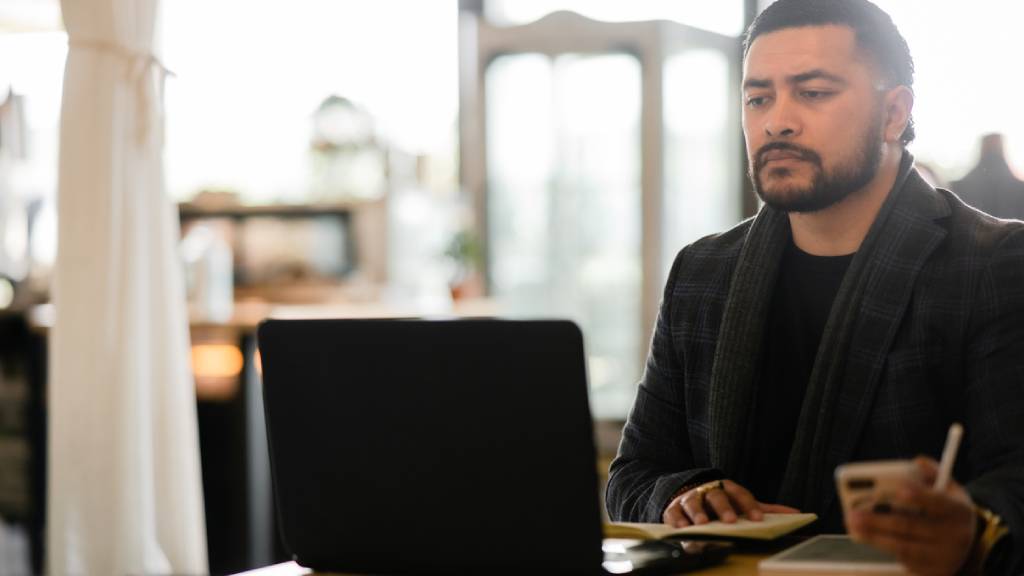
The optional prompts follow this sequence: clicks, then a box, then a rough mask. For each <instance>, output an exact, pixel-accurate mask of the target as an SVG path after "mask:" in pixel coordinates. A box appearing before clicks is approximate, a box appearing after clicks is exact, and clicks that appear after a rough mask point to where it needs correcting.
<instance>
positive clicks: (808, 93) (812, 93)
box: [800, 90, 832, 100]
mask: <svg viewBox="0 0 1024 576" xmlns="http://www.w3.org/2000/svg"><path fill="white" fill-rule="evenodd" d="M800 94H801V95H802V96H803V97H804V98H806V99H808V100H824V99H825V98H828V97H829V96H831V95H832V92H828V91H825V90H804V91H803V92H801V93H800Z"/></svg>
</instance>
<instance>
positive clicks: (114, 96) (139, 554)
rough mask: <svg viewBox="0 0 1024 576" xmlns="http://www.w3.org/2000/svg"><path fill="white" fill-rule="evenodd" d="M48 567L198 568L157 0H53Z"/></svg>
mask: <svg viewBox="0 0 1024 576" xmlns="http://www.w3.org/2000/svg"><path fill="white" fill-rule="evenodd" d="M61 4H62V9H63V15H64V24H65V26H66V28H67V31H68V39H69V40H68V42H69V51H68V60H67V67H66V70H65V77H64V100H63V108H62V113H61V141H60V168H59V169H60V172H59V174H60V176H59V185H58V195H59V199H58V217H59V229H58V230H59V240H58V255H57V265H56V273H55V279H54V286H53V297H54V303H55V304H56V323H55V325H54V327H53V330H52V332H51V335H50V354H51V357H50V358H51V360H50V381H49V391H48V394H49V422H50V430H49V446H50V453H49V488H48V493H49V497H48V502H49V512H48V518H47V535H48V538H47V570H48V572H49V573H50V574H102V575H116V574H166V573H175V574H199V573H204V572H206V571H207V559H206V533H205V521H204V515H203V497H202V483H201V478H200V470H199V445H198V435H197V428H196V404H195V389H194V386H193V382H192V376H191V370H190V368H189V335H188V324H187V316H186V310H185V296H184V285H183V279H182V271H181V269H180V262H179V259H178V256H177V251H176V242H177V238H178V225H177V220H176V218H175V215H174V212H173V210H172V205H171V203H170V201H169V200H168V198H167V197H166V195H165V190H164V175H163V163H162V147H163V142H162V127H163V111H162V106H163V101H162V83H163V79H164V69H163V67H162V66H161V64H160V62H159V60H157V59H155V58H154V55H153V36H154V29H155V26H156V17H157V4H158V3H157V0H62V3H61Z"/></svg>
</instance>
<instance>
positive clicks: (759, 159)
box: [754, 142, 821, 171]
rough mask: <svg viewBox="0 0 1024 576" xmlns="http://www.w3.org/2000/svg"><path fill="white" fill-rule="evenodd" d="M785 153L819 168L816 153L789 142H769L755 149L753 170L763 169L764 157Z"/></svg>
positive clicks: (819, 162)
mask: <svg viewBox="0 0 1024 576" xmlns="http://www.w3.org/2000/svg"><path fill="white" fill-rule="evenodd" d="M776 150H779V151H785V152H789V153H791V154H794V155H796V156H798V157H799V158H800V159H801V160H806V161H808V162H813V163H814V164H817V165H818V166H821V156H819V155H818V153H817V152H815V151H814V150H811V149H810V148H804V147H803V146H797V145H796V144H792V143H789V142H769V143H767V144H765V145H764V146H761V147H760V148H758V149H757V153H756V154H755V155H754V168H755V170H757V171H760V170H761V168H764V164H765V161H764V155H765V154H767V153H769V152H773V151H776Z"/></svg>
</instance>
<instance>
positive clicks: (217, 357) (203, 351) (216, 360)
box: [192, 343, 245, 401]
mask: <svg viewBox="0 0 1024 576" xmlns="http://www.w3.org/2000/svg"><path fill="white" fill-rule="evenodd" d="M244 363H245V357H244V356H243V355H242V351H241V350H240V349H239V348H238V346H236V345H234V344H224V343H204V344H194V345H193V346H192V370H193V373H194V374H195V379H196V397H197V398H199V399H200V400H205V401H225V400H230V399H232V398H234V397H235V395H236V394H237V393H238V387H239V384H240V382H241V378H239V375H240V374H241V373H242V366H243V365H244Z"/></svg>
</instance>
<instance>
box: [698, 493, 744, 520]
mask: <svg viewBox="0 0 1024 576" xmlns="http://www.w3.org/2000/svg"><path fill="white" fill-rule="evenodd" d="M704 502H705V503H706V504H707V505H708V506H710V507H711V509H712V510H714V511H715V514H716V515H717V516H718V517H719V518H720V519H721V520H722V522H727V523H730V524H731V523H733V522H735V521H736V511H735V510H733V508H732V503H731V502H729V495H728V494H726V493H725V491H724V490H721V489H718V488H716V489H714V490H709V491H708V492H707V493H705V494H704Z"/></svg>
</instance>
